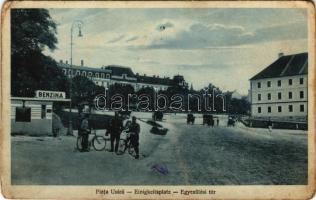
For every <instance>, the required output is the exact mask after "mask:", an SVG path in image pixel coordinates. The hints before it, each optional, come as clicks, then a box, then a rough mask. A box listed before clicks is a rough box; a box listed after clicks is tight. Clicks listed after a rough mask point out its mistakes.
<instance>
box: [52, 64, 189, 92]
mask: <svg viewBox="0 0 316 200" xmlns="http://www.w3.org/2000/svg"><path fill="white" fill-rule="evenodd" d="M58 66H59V67H60V68H61V69H62V71H63V73H64V74H65V75H66V76H67V77H68V78H73V77H75V76H84V77H87V78H89V79H90V80H92V81H93V82H94V83H95V84H96V85H99V86H103V87H106V88H109V87H110V86H111V85H113V84H121V85H131V86H132V87H133V88H134V90H135V91H138V90H140V89H142V88H146V87H150V88H153V89H155V90H157V91H159V90H167V89H168V88H169V87H170V86H173V85H178V86H180V87H183V88H187V87H188V84H187V83H186V81H185V80H184V77H183V76H181V75H176V76H174V77H173V79H170V78H169V77H159V76H146V74H144V75H139V74H138V73H136V74H134V72H133V71H132V69H131V68H129V67H124V66H118V65H109V66H104V67H101V68H93V67H87V66H84V63H83V61H81V65H80V66H76V65H73V66H72V67H71V66H70V65H69V64H68V63H67V62H66V63H63V61H60V62H59V64H58Z"/></svg>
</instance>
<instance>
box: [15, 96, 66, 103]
mask: <svg viewBox="0 0 316 200" xmlns="http://www.w3.org/2000/svg"><path fill="white" fill-rule="evenodd" d="M11 100H22V101H67V102H70V99H44V98H35V97H11Z"/></svg>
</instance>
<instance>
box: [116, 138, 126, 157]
mask: <svg viewBox="0 0 316 200" xmlns="http://www.w3.org/2000/svg"><path fill="white" fill-rule="evenodd" d="M125 151H126V140H123V139H120V141H119V146H118V150H117V154H118V155H122V154H124V153H125Z"/></svg>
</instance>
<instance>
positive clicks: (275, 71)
mask: <svg viewBox="0 0 316 200" xmlns="http://www.w3.org/2000/svg"><path fill="white" fill-rule="evenodd" d="M307 73H308V54H307V53H300V54H293V55H287V56H281V57H280V58H278V59H277V60H276V61H275V62H273V63H272V64H271V65H269V66H268V67H266V68H265V69H263V70H262V71H261V72H259V73H258V74H256V75H255V76H253V77H252V78H251V79H250V80H257V79H264V78H277V77H284V76H295V75H303V74H307Z"/></svg>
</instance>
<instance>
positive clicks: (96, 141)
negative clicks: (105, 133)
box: [92, 136, 106, 151]
mask: <svg viewBox="0 0 316 200" xmlns="http://www.w3.org/2000/svg"><path fill="white" fill-rule="evenodd" d="M92 145H93V148H94V149H95V150H96V151H103V150H104V149H105V145H106V141H105V139H104V138H103V137H102V136H96V137H94V138H93V139H92Z"/></svg>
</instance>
